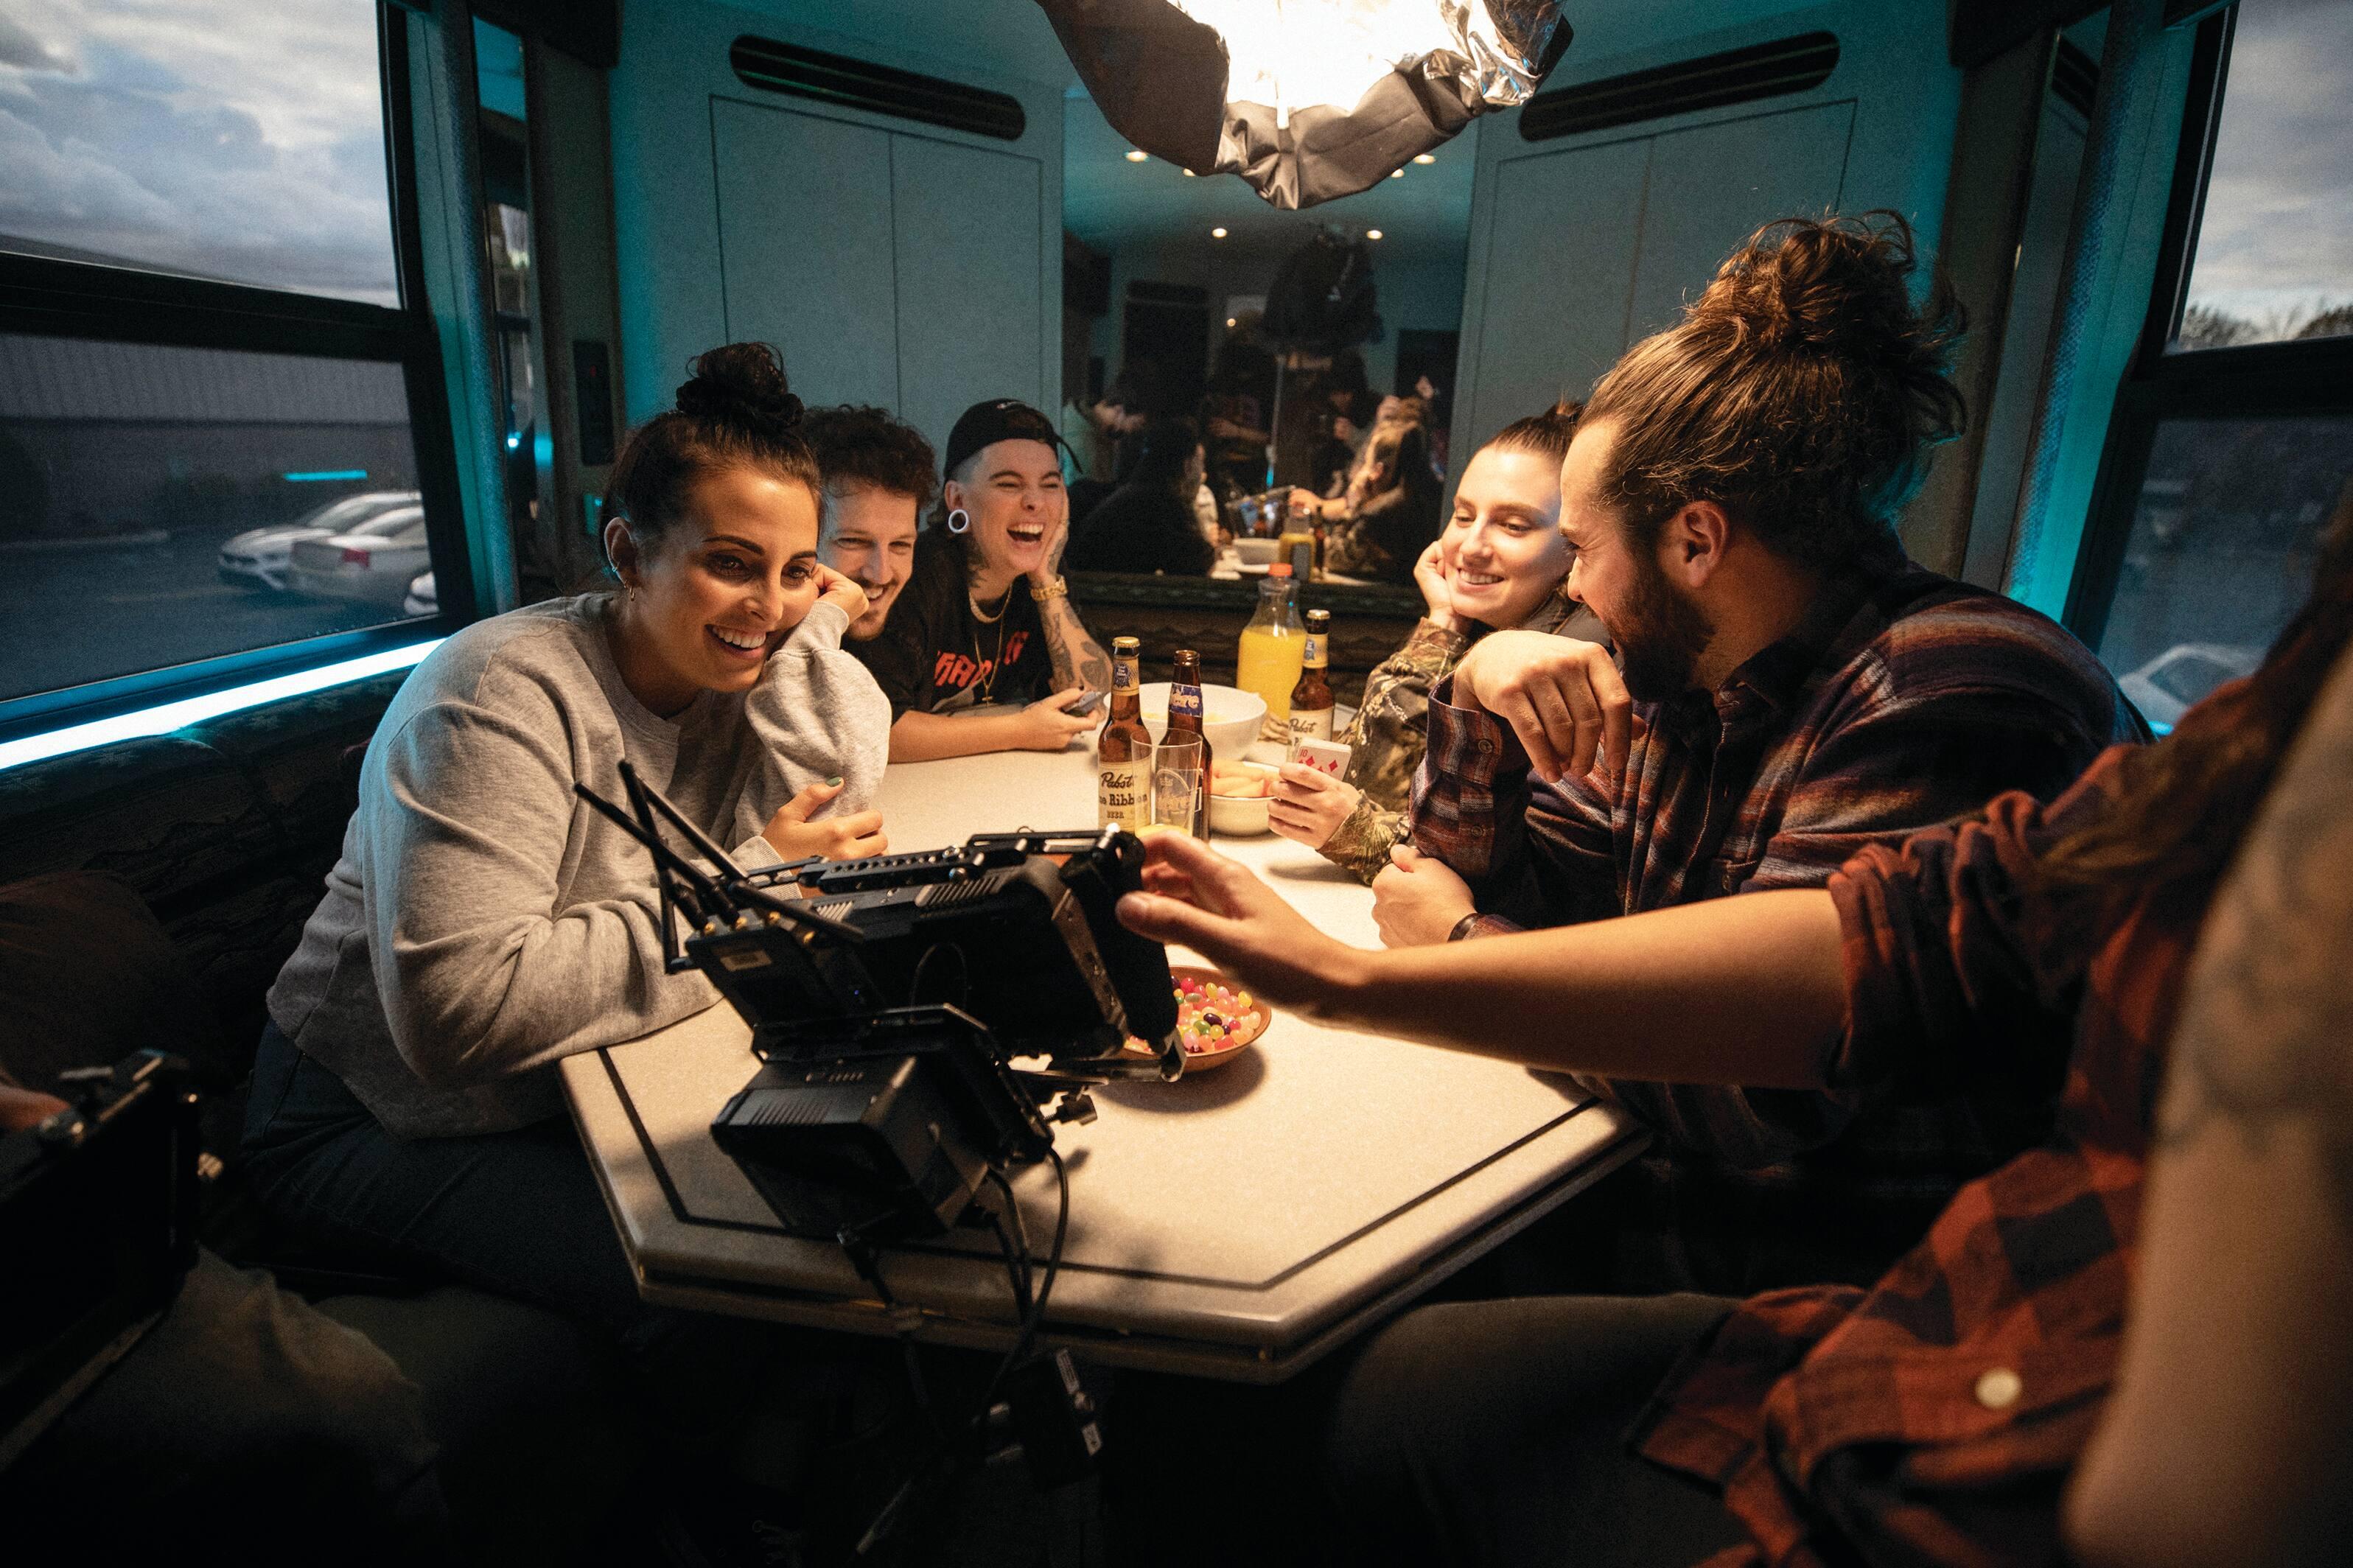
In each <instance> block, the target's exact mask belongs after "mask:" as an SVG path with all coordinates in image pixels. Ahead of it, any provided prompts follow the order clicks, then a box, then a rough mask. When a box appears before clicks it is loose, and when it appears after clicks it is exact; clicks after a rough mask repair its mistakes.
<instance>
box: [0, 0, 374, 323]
mask: <svg viewBox="0 0 2353 1568" xmlns="http://www.w3.org/2000/svg"><path fill="white" fill-rule="evenodd" d="M385 187H386V182H385V143H384V95H383V90H382V88H381V86H380V84H379V80H378V77H377V66H376V8H375V5H374V4H373V0H270V3H269V5H253V4H251V3H250V0H170V3H169V4H165V5H159V4H155V3H154V0H144V3H142V0H40V3H39V4H37V5H10V6H8V7H7V8H6V10H5V11H0V248H5V249H10V250H18V251H26V252H31V253H33V254H37V255H45V256H62V257H66V258H69V259H76V260H93V261H109V262H117V263H129V264H131V265H133V266H138V267H144V268H153V269H154V270H157V271H162V272H177V273H185V274H187V275H190V276H193V277H199V278H219V279H229V280H231V281H233V282H237V283H251V284H259V285H260V286H262V287H265V288H270V289H292V290H296V291H299V292H302V293H310V294H332V295H337V296H341V297H343V298H347V299H354V300H373V301H375V302H377V303H380V304H386V305H391V304H397V303H398V302H399V300H398V286H397V284H396V274H395V271H394V267H393V246H392V220H391V204H390V202H389V201H388V199H387V198H386V195H385Z"/></svg>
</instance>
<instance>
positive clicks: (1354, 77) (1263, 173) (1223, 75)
mask: <svg viewBox="0 0 2353 1568" xmlns="http://www.w3.org/2000/svg"><path fill="white" fill-rule="evenodd" d="M1038 3H1039V6H1040V7H1041V8H1042V9H1043V10H1044V11H1045V13H1046V15H1047V16H1048V17H1049V18H1050V20H1051V21H1052V22H1053V25H1054V31H1055V33H1056V34H1057V35H1058V36H1059V37H1060V38H1061V40H1062V47H1063V48H1064V49H1065V50H1066V51H1068V52H1069V54H1070V57H1071V64H1073V65H1075V66H1076V67H1077V68H1078V71H1079V76H1080V79H1082V80H1083V81H1084V82H1085V83H1086V85H1087V91H1088V92H1089V93H1090V94H1091V95H1092V97H1093V99H1094V100H1095V105H1096V107H1097V108H1099V109H1101V110H1103V118H1104V119H1105V120H1107V121H1110V122H1111V124H1112V126H1113V129H1115V130H1116V131H1118V132H1120V134H1122V135H1123V136H1125V137H1126V138H1127V139H1128V140H1129V141H1130V142H1134V144H1135V145H1136V146H1138V147H1141V148H1142V149H1144V150H1145V152H1147V153H1152V154H1154V155H1155V156H1156V157H1160V158H1165V159H1166V160H1167V161H1168V162H1170V163H1177V164H1180V165H1182V166H1183V167H1185V168H1187V169H1191V170H1193V171H1194V172H1196V173H1197V174H1209V173H1212V172H1215V173H1219V174H1240V176H1241V177H1242V178H1243V179H1245V180H1247V181H1249V182H1250V185H1251V187H1252V188H1253V189H1255V190H1256V191H1257V192H1258V194H1259V195H1261V196H1263V197H1264V198H1266V200H1267V201H1268V202H1269V203H1270V204H1271V205H1274V206H1278V207H1285V208H1292V207H1307V206H1314V205H1315V204H1316V203H1318V202H1327V201H1330V200H1332V199H1333V198H1334V197H1335V196H1345V195H1353V194H1354V193H1356V192H1357V191H1361V190H1364V189H1366V187H1367V186H1369V185H1371V184H1374V183H1375V182H1376V181H1378V180H1381V179H1385V178H1387V177H1388V173H1389V171H1390V170H1392V169H1395V168H1398V167H1399V166H1401V165H1402V164H1404V163H1406V162H1407V161H1409V159H1411V158H1412V157H1413V156H1414V154H1416V153H1426V152H1428V151H1430V149H1431V148H1433V147H1435V146H1437V145H1438V144H1439V143H1440V142H1444V141H1446V140H1447V139H1448V138H1450V137H1451V136H1452V135H1454V133H1455V132H1458V131H1460V130H1461V129H1462V127H1463V126H1465V125H1467V124H1469V123H1470V122H1471V121H1472V118H1473V117H1474V116H1477V115H1480V114H1483V113H1485V112H1487V111H1488V110H1491V109H1510V108H1513V107H1514V106H1515V105H1517V104H1520V103H1523V102H1525V100H1527V98H1528V97H1529V95H1530V94H1532V93H1534V92H1535V89H1536V86H1537V84H1538V83H1540V82H1541V81H1543V79H1544V77H1545V73H1546V72H1547V71H1549V70H1550V69H1551V68H1552V67H1553V64H1554V62H1556V60H1558V59H1559V58H1560V55H1561V51H1562V50H1564V49H1566V48H1567V47H1568V39H1569V26H1568V24H1567V22H1565V21H1563V20H1562V19H1561V16H1560V7H1559V5H1558V4H1557V0H1038Z"/></svg>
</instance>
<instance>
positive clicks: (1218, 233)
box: [1209, 228, 1226, 239]
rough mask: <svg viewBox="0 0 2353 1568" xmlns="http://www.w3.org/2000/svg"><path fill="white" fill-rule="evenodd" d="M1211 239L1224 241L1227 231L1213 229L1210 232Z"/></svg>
mask: <svg viewBox="0 0 2353 1568" xmlns="http://www.w3.org/2000/svg"><path fill="white" fill-rule="evenodd" d="M1209 237H1210V238H1211V239H1223V238H1225V237H1226V231H1225V230H1224V229H1221V228H1213V229H1211V230H1210V231H1209Z"/></svg>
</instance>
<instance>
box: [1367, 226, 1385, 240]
mask: <svg viewBox="0 0 2353 1568" xmlns="http://www.w3.org/2000/svg"><path fill="white" fill-rule="evenodd" d="M1365 237H1366V239H1378V238H1380V237H1381V231H1380V230H1379V229H1377V228H1368V229H1366V230H1365Z"/></svg>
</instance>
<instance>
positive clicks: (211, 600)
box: [0, 524, 398, 698]
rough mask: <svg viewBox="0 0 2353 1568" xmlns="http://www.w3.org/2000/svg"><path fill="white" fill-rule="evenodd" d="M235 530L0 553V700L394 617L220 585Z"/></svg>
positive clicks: (334, 603) (372, 610) (372, 607)
mask: <svg viewBox="0 0 2353 1568" xmlns="http://www.w3.org/2000/svg"><path fill="white" fill-rule="evenodd" d="M241 526H242V525H241V524H227V525H224V526H222V527H219V528H213V529H187V530H183V531H176V532H174V533H173V534H172V535H171V536H170V537H169V538H168V539H167V540H165V541H164V542H162V543H147V544H131V545H124V546H105V545H83V546H79V547H75V548H70V549H18V550H12V551H9V552H6V553H5V554H0V698H7V697H24V696H29V695H30V694H32V693H34V692H37V691H50V690H55V689H58V687H61V686H72V685H77V684H79V683H80V682H83V681H90V680H104V679H109V678H111V677H113V676H118V675H129V674H132V673H134V672H136V671H139V670H147V669H160V668H165V667H167V666H170V665H174V664H185V663H187V662H189V661H190V660H192V659H199V658H211V657H213V656H215V655H216V654H224V653H235V652H241V651H243V650H244V649H247V648H255V647H268V646H269V645H271V644H273V643H282V642H293V641H297V640H299V639H301V638H302V637H322V636H324V635H325V634H327V633H329V632H343V631H353V630H356V629H358V628H359V627H362V626H379V625H382V624H384V623H385V621H386V620H389V619H397V618H398V617H397V616H396V615H388V614H387V613H386V612H385V610H384V609H383V608H382V607H381V606H378V605H359V604H351V603H346V602H343V601H340V600H331V599H312V598H308V597H305V596H304V595H299V594H280V593H272V592H270V591H269V590H268V589H264V588H259V587H256V588H246V587H241V586H239V585H237V584H231V583H224V582H222V581H221V580H220V579H219V577H218V576H216V574H215V572H214V564H215V562H216V558H217V557H218V556H219V554H220V547H221V545H222V544H223V543H224V542H226V541H227V539H228V537H229V536H230V535H231V534H233V533H236V532H237V531H239V529H240V528H241Z"/></svg>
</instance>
